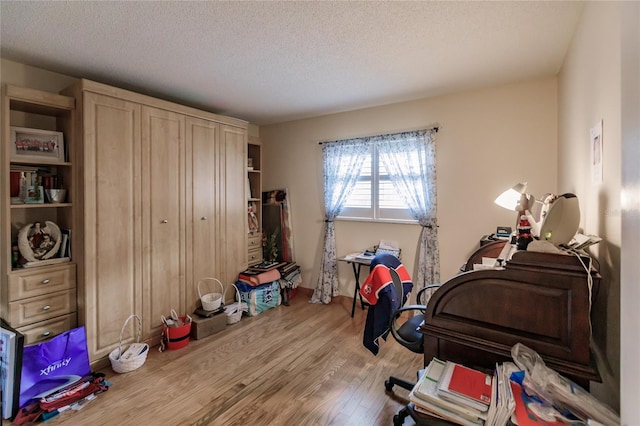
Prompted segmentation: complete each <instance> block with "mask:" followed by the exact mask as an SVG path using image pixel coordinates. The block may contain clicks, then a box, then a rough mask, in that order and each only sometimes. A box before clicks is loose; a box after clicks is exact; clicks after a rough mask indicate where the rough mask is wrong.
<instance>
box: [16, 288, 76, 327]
mask: <svg viewBox="0 0 640 426" xmlns="http://www.w3.org/2000/svg"><path fill="white" fill-rule="evenodd" d="M75 310H76V290H75V289H73V290H65V291H59V292H57V293H51V294H47V295H44V296H38V297H32V298H30V299H25V300H19V301H16V302H11V303H9V315H10V318H11V321H10V322H11V325H12V326H14V327H22V326H24V325H29V324H33V323H36V322H38V321H44V320H48V319H51V318H55V317H58V316H60V315H65V314H70V313H72V312H75Z"/></svg>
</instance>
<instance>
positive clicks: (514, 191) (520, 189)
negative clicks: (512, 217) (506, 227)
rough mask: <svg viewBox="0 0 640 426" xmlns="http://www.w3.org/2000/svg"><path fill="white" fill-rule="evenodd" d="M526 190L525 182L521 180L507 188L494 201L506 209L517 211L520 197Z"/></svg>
mask: <svg viewBox="0 0 640 426" xmlns="http://www.w3.org/2000/svg"><path fill="white" fill-rule="evenodd" d="M526 190H527V182H521V183H518V184H516V185H514V186H513V187H512V188H509V189H507V190H506V191H504V192H503V193H502V194H500V195H499V196H498V198H496V200H495V201H494V203H496V204H497V205H499V206H500V207H503V208H505V209H507V210H513V211H518V205H519V204H520V198H521V197H522V194H524V193H525V191H526Z"/></svg>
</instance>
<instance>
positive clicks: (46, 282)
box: [42, 278, 50, 284]
mask: <svg viewBox="0 0 640 426" xmlns="http://www.w3.org/2000/svg"><path fill="white" fill-rule="evenodd" d="M49 282H50V280H49V278H47V279H45V280H42V284H49Z"/></svg>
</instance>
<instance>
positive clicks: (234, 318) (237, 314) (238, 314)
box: [224, 283, 242, 324]
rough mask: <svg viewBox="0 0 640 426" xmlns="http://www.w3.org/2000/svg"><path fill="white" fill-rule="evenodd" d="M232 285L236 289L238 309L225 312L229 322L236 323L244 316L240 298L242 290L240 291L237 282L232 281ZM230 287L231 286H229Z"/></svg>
mask: <svg viewBox="0 0 640 426" xmlns="http://www.w3.org/2000/svg"><path fill="white" fill-rule="evenodd" d="M231 285H232V286H233V288H235V289H236V299H237V300H238V302H237V306H236V310H235V311H233V312H231V313H227V312H225V314H226V315H227V324H235V323H237V322H238V321H240V318H242V309H241V308H242V301H241V300H240V291H238V287H236V285H235V284H233V283H231ZM227 288H229V287H227ZM224 291H225V293H226V291H227V289H225V290H224Z"/></svg>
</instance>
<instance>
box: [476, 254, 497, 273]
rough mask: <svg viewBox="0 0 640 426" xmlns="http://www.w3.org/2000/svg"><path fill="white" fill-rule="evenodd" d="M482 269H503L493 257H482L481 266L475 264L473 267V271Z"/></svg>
mask: <svg viewBox="0 0 640 426" xmlns="http://www.w3.org/2000/svg"><path fill="white" fill-rule="evenodd" d="M483 269H503V268H502V267H501V266H500V264H499V263H498V259H495V258H493V257H483V258H482V263H481V264H479V263H475V264H474V265H473V270H474V271H481V270H483Z"/></svg>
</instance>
